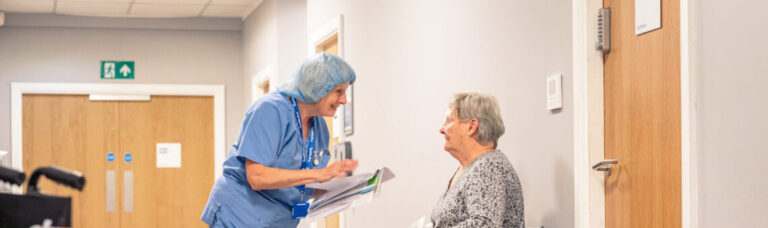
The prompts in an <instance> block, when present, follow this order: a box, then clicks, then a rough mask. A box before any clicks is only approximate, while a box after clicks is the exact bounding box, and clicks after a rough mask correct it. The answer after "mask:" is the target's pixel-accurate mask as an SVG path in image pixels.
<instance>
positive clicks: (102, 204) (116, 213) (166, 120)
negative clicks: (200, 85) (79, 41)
mask: <svg viewBox="0 0 768 228" xmlns="http://www.w3.org/2000/svg"><path fill="white" fill-rule="evenodd" d="M22 109H23V110H22V113H23V116H22V122H23V125H22V127H23V129H22V132H23V133H22V134H23V137H22V141H23V155H22V157H23V167H24V170H25V172H26V173H27V175H30V174H31V171H33V170H34V169H35V168H37V167H41V166H58V167H61V168H64V169H69V170H77V171H79V172H82V173H83V175H84V176H85V178H86V185H85V188H84V189H83V190H82V191H81V192H78V191H76V190H72V189H69V188H67V187H64V186H59V185H57V184H55V183H53V182H52V181H49V180H47V179H45V178H42V179H43V180H41V181H40V183H39V185H38V186H39V187H40V189H41V191H42V192H43V193H45V194H52V195H60V196H71V197H72V222H73V223H72V226H73V227H99V228H100V227H204V226H205V224H204V223H203V222H201V221H200V219H199V218H200V214H201V212H202V210H203V207H204V206H205V203H206V201H207V199H208V193H209V191H210V189H211V187H212V186H213V181H214V170H213V169H214V162H213V151H214V148H213V137H214V135H213V134H214V133H213V97H205V96H152V97H151V99H150V101H90V100H89V97H88V95H29V94H25V95H23V96H22ZM158 143H179V144H180V145H181V166H180V167H178V168H158V166H157V160H156V159H157V152H158V151H157V150H158V148H157V144H158ZM25 188H26V187H25Z"/></svg>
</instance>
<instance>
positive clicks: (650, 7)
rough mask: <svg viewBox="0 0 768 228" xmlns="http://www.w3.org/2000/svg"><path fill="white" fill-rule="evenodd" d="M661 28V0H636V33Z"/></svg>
mask: <svg viewBox="0 0 768 228" xmlns="http://www.w3.org/2000/svg"><path fill="white" fill-rule="evenodd" d="M659 28H661V0H635V35H640V34H643V33H646V32H649V31H652V30H656V29H659Z"/></svg>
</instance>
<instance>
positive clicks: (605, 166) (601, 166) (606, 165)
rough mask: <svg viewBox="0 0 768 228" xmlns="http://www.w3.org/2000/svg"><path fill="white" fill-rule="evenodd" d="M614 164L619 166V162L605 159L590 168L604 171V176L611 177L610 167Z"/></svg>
mask: <svg viewBox="0 0 768 228" xmlns="http://www.w3.org/2000/svg"><path fill="white" fill-rule="evenodd" d="M615 164H619V160H617V159H606V160H603V161H600V162H598V163H596V164H595V165H593V166H592V169H594V170H597V171H605V175H606V176H610V175H611V167H612V166H613V165H615Z"/></svg>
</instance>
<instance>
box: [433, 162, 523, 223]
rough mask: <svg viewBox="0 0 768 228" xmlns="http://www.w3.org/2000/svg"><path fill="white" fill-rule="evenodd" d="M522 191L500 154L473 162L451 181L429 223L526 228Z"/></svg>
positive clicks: (508, 163) (518, 181) (517, 180)
mask: <svg viewBox="0 0 768 228" xmlns="http://www.w3.org/2000/svg"><path fill="white" fill-rule="evenodd" d="M523 215H524V213H523V190H522V188H521V186H520V180H519V179H518V178H517V173H516V172H515V169H514V168H513V167H512V163H510V162H509V159H507V156H505V155H504V153H502V152H501V151H500V150H495V151H491V152H488V153H485V154H483V155H481V156H480V157H478V158H476V159H475V160H474V161H472V163H470V164H469V165H468V166H467V168H465V169H464V171H462V173H461V174H460V175H459V176H458V177H457V178H456V180H454V183H453V187H451V188H449V189H448V190H447V191H446V192H445V194H443V196H442V197H440V200H439V201H438V202H437V205H436V206H435V209H434V210H432V215H431V219H432V223H433V225H434V227H435V228H443V227H513V228H522V227H525V221H524V220H523V219H524V217H523Z"/></svg>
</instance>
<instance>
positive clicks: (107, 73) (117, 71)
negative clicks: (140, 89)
mask: <svg viewBox="0 0 768 228" xmlns="http://www.w3.org/2000/svg"><path fill="white" fill-rule="evenodd" d="M133 66H134V65H133V61H101V79H133V74H134V68H133Z"/></svg>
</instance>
